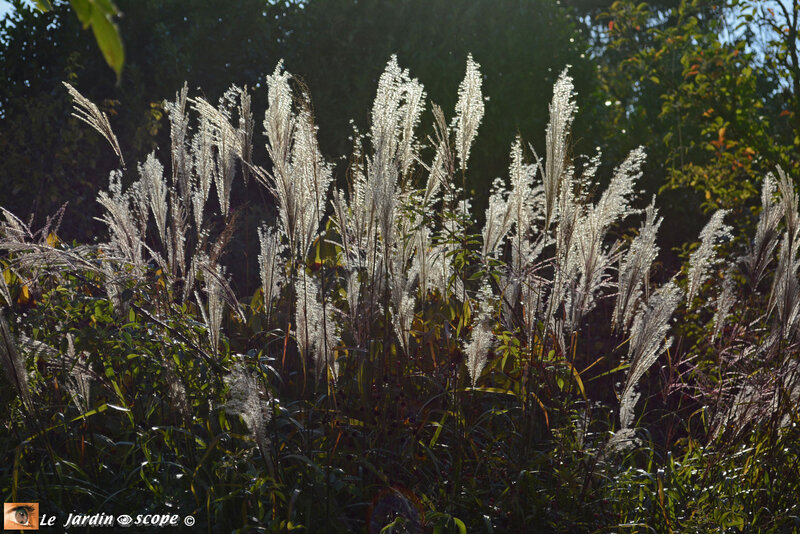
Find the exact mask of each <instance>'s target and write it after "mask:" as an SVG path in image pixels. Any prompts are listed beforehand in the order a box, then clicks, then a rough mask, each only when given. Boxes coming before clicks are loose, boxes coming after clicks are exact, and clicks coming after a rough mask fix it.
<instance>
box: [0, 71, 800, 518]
mask: <svg viewBox="0 0 800 534" xmlns="http://www.w3.org/2000/svg"><path fill="white" fill-rule="evenodd" d="M290 81H291V79H290V77H289V75H288V74H287V73H286V72H284V71H283V69H282V66H281V65H279V66H278V67H277V68H276V69H275V71H274V73H273V74H272V75H271V76H269V77H268V79H267V87H268V108H267V111H266V115H265V119H264V121H263V126H264V132H265V134H266V138H267V152H268V153H269V156H270V160H271V168H269V169H264V168H261V167H259V166H258V165H256V164H254V163H253V161H252V157H251V155H252V145H253V142H254V141H253V139H254V138H255V132H256V129H255V120H254V114H253V110H252V109H251V100H250V95H249V94H248V93H247V92H246V91H244V90H240V89H237V88H235V87H234V88H232V89H231V90H229V91H228V92H227V93H226V94H225V96H224V98H222V99H221V100H220V102H219V105H218V106H213V105H211V104H209V103H208V102H207V101H205V100H203V99H201V98H189V96H188V91H187V90H185V89H184V90H183V91H181V92H180V93H178V95H176V99H175V101H174V102H172V103H168V104H166V105H165V109H166V110H167V111H168V114H169V119H170V124H171V132H170V133H171V140H172V146H171V151H170V153H169V154H170V155H169V160H170V161H169V162H168V165H166V172H165V165H164V163H162V162H161V161H160V160H159V157H158V154H156V153H153V154H152V155H151V156H149V157H148V158H147V159H146V160H145V161H144V162H143V163H141V164H139V165H137V166H136V169H135V170H133V169H132V168H131V167H130V162H128V166H126V163H125V161H124V159H123V157H122V153H121V152H122V151H121V150H120V148H119V143H118V141H117V139H116V137H115V135H114V133H113V132H112V131H111V126H110V124H109V121H108V118H107V117H106V115H105V114H104V113H102V112H101V111H100V110H99V109H98V108H97V107H96V106H95V105H94V104H92V103H91V102H89V101H88V100H86V99H84V98H83V97H82V96H81V95H80V94H79V93H78V92H77V91H76V90H75V89H73V88H71V87H69V91H70V92H71V94H72V96H73V98H74V99H75V102H76V113H77V116H78V117H79V118H81V119H83V120H84V121H85V122H87V123H89V124H90V125H91V126H93V127H94V128H95V129H97V130H98V131H99V132H100V133H101V134H102V135H103V136H104V137H105V139H106V140H107V141H108V142H109V143H110V144H111V146H112V148H113V150H114V152H115V153H116V155H117V157H118V158H119V162H120V170H119V171H115V172H114V173H112V174H111V177H110V186H109V189H108V191H104V192H101V193H100V194H99V196H98V201H99V202H100V204H101V205H102V206H103V208H104V210H105V215H104V218H103V222H104V223H105V224H106V225H107V227H108V232H109V235H108V240H107V241H106V242H104V243H103V244H99V245H83V244H78V243H71V244H70V243H64V242H62V241H60V240H59V238H58V233H57V228H58V218H59V215H57V216H55V217H54V218H53V219H52V220H51V221H48V224H46V225H45V226H44V228H42V229H40V230H38V231H34V230H32V229H31V228H29V227H28V225H26V224H25V223H23V222H22V221H21V220H20V219H18V218H17V217H15V216H14V215H12V214H11V213H10V212H8V211H5V210H4V215H5V222H4V223H3V226H2V227H0V248H2V249H3V250H4V256H3V259H2V261H3V278H2V280H0V300H1V301H2V302H3V304H4V306H5V308H6V309H5V311H4V312H3V316H2V317H1V318H0V327H1V330H0V332H2V339H0V342H2V343H0V356H2V358H3V363H4V365H5V366H6V377H7V378H8V380H9V383H10V384H11V385H12V386H13V387H11V388H6V389H4V392H5V393H4V396H5V398H4V399H3V400H4V401H5V402H4V403H3V406H4V407H5V408H4V409H3V410H4V414H3V420H4V421H6V423H5V425H6V427H7V432H6V433H5V434H4V436H3V437H2V438H0V439H2V444H3V451H4V458H3V467H2V470H3V471H2V472H3V477H2V481H3V482H2V491H3V494H4V495H6V496H8V497H9V498H10V500H14V501H38V502H41V503H43V505H42V506H43V508H46V510H47V511H49V512H54V513H60V514H66V513H67V512H69V511H73V510H81V511H85V512H91V511H97V512H99V511H103V512H106V513H122V512H130V511H131V510H136V511H141V512H142V513H144V512H146V511H152V512H163V511H168V510H170V511H172V510H174V511H176V512H178V513H181V514H184V515H186V514H190V513H191V514H193V515H195V516H196V517H197V518H198V521H199V522H200V523H201V524H202V525H205V524H208V525H209V526H210V527H211V528H212V530H215V531H219V532H229V531H233V530H236V529H240V530H241V531H243V532H250V531H253V530H255V531H282V530H288V529H299V528H303V529H305V530H306V531H309V532H317V531H353V530H368V531H370V532H380V531H381V530H382V529H384V530H383V531H384V532H388V531H394V532H397V531H410V532H416V531H421V530H422V529H423V527H426V528H428V529H433V530H434V531H449V530H453V531H458V530H461V531H463V529H464V527H465V526H468V527H469V528H470V530H487V531H498V532H504V531H508V530H510V529H530V528H531V526H532V525H535V526H536V527H537V529H539V530H547V531H569V532H572V531H603V530H621V529H624V528H630V529H631V530H637V529H639V530H642V529H646V528H650V529H654V530H656V531H664V532H668V531H696V532H705V531H708V530H709V529H715V530H719V529H721V530H736V529H739V530H741V529H745V528H750V529H754V530H789V529H791V528H796V527H797V526H798V520H799V519H798V509H797V503H796V502H795V500H794V499H793V498H792V496H793V495H796V494H797V491H798V490H800V488H799V487H798V482H797V481H798V480H800V477H798V476H795V475H797V471H798V463H797V462H798V457H797V449H796V448H795V447H793V446H792V444H793V442H794V441H795V440H796V439H797V438H798V435H797V433H798V432H797V426H796V423H797V419H798V413H797V408H796V406H797V400H798V395H799V394H800V387H798V376H797V375H798V367H797V360H796V354H797V335H798V329H799V328H800V298H799V297H800V284H799V283H798V278H797V274H798V273H797V270H798V267H799V266H800V263H798V262H800V259H798V247H800V227H799V226H798V220H799V219H798V213H797V210H798V206H797V203H798V201H797V195H796V193H795V192H794V188H793V186H792V184H791V182H790V180H789V179H788V178H787V177H786V176H785V175H784V174H783V172H782V171H778V177H777V179H776V178H775V177H772V176H768V177H767V178H765V179H764V182H763V187H762V209H761V215H760V219H759V221H758V225H757V231H756V234H755V238H754V239H753V240H752V241H751V242H750V243H749V246H748V248H747V249H746V250H744V249H743V250H738V249H737V246H738V245H736V244H735V243H725V244H722V243H723V242H724V241H726V237H728V236H729V235H730V230H731V228H730V227H729V226H727V225H726V224H725V222H724V218H725V215H726V212H724V211H718V212H716V213H715V214H714V215H713V216H712V217H711V218H710V221H709V222H708V224H707V225H706V227H705V229H704V230H703V231H702V232H701V233H700V236H699V244H698V245H697V246H696V247H694V248H692V249H689V251H688V261H687V264H686V268H685V269H684V270H683V271H681V272H680V273H676V274H675V275H674V276H671V275H672V273H664V272H660V270H659V268H658V265H657V263H656V260H657V258H658V252H659V249H658V245H657V243H656V236H657V232H658V229H659V227H660V226H661V225H662V218H661V217H660V216H659V215H658V211H657V209H656V207H655V205H654V203H650V204H649V206H648V201H647V199H645V200H644V201H642V200H641V199H638V198H637V194H636V192H637V189H638V186H637V180H638V179H639V178H640V175H641V171H640V169H641V165H642V163H643V161H644V158H645V153H644V150H643V149H641V148H640V149H635V150H634V151H632V152H631V153H630V155H629V156H628V157H627V158H626V159H624V161H622V162H620V163H619V164H618V165H617V167H616V169H615V170H614V171H613V174H612V176H611V177H610V179H609V180H607V183H608V186H607V187H605V188H602V189H601V188H600V187H599V186H598V183H599V182H600V181H601V177H600V176H596V174H598V169H600V168H601V167H600V156H599V154H598V155H596V156H594V157H592V158H585V159H581V158H575V159H574V160H573V159H572V158H571V157H570V145H569V139H570V127H571V124H572V120H573V117H574V115H575V113H576V110H577V106H576V104H575V100H574V94H573V87H572V83H571V79H570V77H569V76H568V73H567V72H566V71H565V72H564V73H562V75H561V76H560V77H559V79H558V81H557V82H556V84H555V88H554V95H553V99H552V102H551V104H550V123H549V126H548V128H547V131H546V134H545V153H544V154H543V155H542V157H541V158H540V157H539V156H538V155H536V154H535V152H533V150H532V149H528V148H526V145H525V144H523V142H522V140H520V139H518V140H517V141H515V142H514V143H513V144H512V146H511V153H510V157H509V175H508V178H507V179H506V180H502V179H498V180H497V181H495V183H494V185H493V186H492V190H491V194H490V196H489V205H488V209H487V211H486V214H485V225H484V226H483V229H482V231H481V233H480V234H475V235H473V234H470V233H469V232H470V228H471V227H472V222H473V215H472V213H471V206H470V199H469V198H468V195H467V194H466V192H465V188H464V184H465V183H466V180H467V176H468V175H469V170H468V162H469V155H470V149H471V147H472V144H473V141H474V138H475V136H476V134H477V131H478V128H479V125H480V122H481V119H482V117H483V112H484V97H483V94H482V90H481V83H482V77H481V74H480V72H479V66H478V65H477V64H476V63H475V62H474V61H473V60H472V58H471V57H469V58H468V60H467V71H466V76H465V78H464V80H463V82H462V83H461V86H460V87H459V91H458V103H457V105H456V108H455V114H454V116H453V117H452V118H451V119H448V118H447V116H446V115H445V112H444V111H443V110H442V109H440V108H438V107H436V106H434V107H433V117H434V119H435V122H434V125H433V130H432V134H431V135H430V136H428V137H427V138H426V139H425V141H424V142H423V141H422V140H421V138H420V137H419V136H418V135H417V134H416V130H417V127H418V123H419V122H420V117H421V114H422V110H423V108H424V107H425V91H424V89H423V87H422V85H421V84H420V83H419V82H418V81H416V80H415V79H412V78H411V77H410V75H409V73H408V72H407V71H404V70H402V69H401V68H400V67H399V66H398V64H397V61H396V60H395V59H394V58H393V59H392V60H391V61H390V62H389V64H388V65H387V67H386V70H385V71H384V73H383V75H382V76H381V78H380V81H379V84H378V93H377V97H376V99H375V103H374V105H373V109H372V113H371V126H370V129H369V131H368V132H366V133H361V132H358V131H355V132H354V134H353V141H354V145H355V148H354V150H353V155H352V157H351V158H350V165H349V177H350V180H349V187H348V188H347V190H339V189H336V188H335V187H334V186H332V172H331V168H332V167H331V164H330V163H328V162H327V161H326V160H325V159H324V158H323V157H322V155H321V153H320V150H319V147H318V144H317V139H316V128H315V126H314V123H313V116H312V113H311V106H310V102H309V98H308V96H307V95H305V94H298V93H296V92H293V91H292V89H291V85H290ZM162 157H163V155H162ZM239 177H241V180H244V181H245V182H246V181H249V180H255V181H257V182H259V183H261V184H262V185H263V186H264V187H266V189H267V190H268V191H269V192H270V193H271V194H272V195H273V197H274V199H275V205H276V207H277V213H276V216H275V220H274V221H271V222H267V223H265V224H263V225H262V226H261V227H260V228H258V229H257V230H256V229H253V228H250V229H249V231H250V232H257V234H258V237H259V241H260V243H261V253H260V255H259V257H258V270H259V272H260V277H261V281H262V283H261V288H260V289H259V290H258V291H256V293H255V294H254V295H252V296H251V297H246V298H240V296H239V295H237V294H236V293H237V292H236V290H235V288H234V287H233V286H232V284H231V283H230V281H229V279H228V277H227V275H226V260H225V258H226V253H227V252H228V248H229V245H230V243H231V242H232V237H233V235H234V233H235V232H237V231H248V229H247V228H246V227H245V228H244V229H241V228H239V226H241V225H240V224H239V222H238V213H239V212H238V211H237V206H235V205H233V203H232V202H231V198H232V197H231V192H232V189H233V188H234V187H238V186H239V185H238V184H239V179H240V178H239ZM212 189H213V190H214V191H215V195H211V190H212ZM667 224H669V222H667ZM632 228H633V229H635V228H638V230H632ZM717 248H720V249H722V250H723V253H724V255H723V256H721V257H718V256H717V251H716V249H717ZM776 257H777V261H776ZM723 258H727V260H725V261H723ZM253 263H255V262H253ZM227 267H229V268H230V267H231V266H230V265H227ZM676 337H677V341H676V340H675V339H674V338H676ZM389 525H392V526H391V527H389V528H386V527H388V526H389Z"/></svg>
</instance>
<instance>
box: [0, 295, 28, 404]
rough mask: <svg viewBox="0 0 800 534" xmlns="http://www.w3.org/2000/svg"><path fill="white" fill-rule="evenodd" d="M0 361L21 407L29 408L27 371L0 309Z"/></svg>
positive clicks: (3, 313)
mask: <svg viewBox="0 0 800 534" xmlns="http://www.w3.org/2000/svg"><path fill="white" fill-rule="evenodd" d="M0 361H2V362H3V369H4V370H5V372H6V377H7V378H8V381H9V382H10V383H11V385H12V386H13V387H14V389H16V390H17V394H18V395H19V396H20V398H21V399H22V403H23V405H24V406H26V407H28V408H30V406H31V394H30V391H29V390H28V371H27V370H26V369H25V361H24V360H23V359H22V355H21V354H20V351H19V347H18V345H17V341H16V339H15V338H14V335H13V334H12V333H11V329H10V328H9V327H8V321H6V316H5V312H4V311H3V310H2V309H0Z"/></svg>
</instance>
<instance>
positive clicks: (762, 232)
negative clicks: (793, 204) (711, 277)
mask: <svg viewBox="0 0 800 534" xmlns="http://www.w3.org/2000/svg"><path fill="white" fill-rule="evenodd" d="M775 188H776V183H775V177H774V176H773V175H772V173H770V174H767V176H766V177H765V178H764V181H763V183H762V184H761V214H760V215H759V217H758V225H757V226H756V235H755V237H754V238H753V242H752V244H751V245H750V246H749V247H748V250H747V254H746V255H745V256H744V257H743V258H742V263H743V265H744V267H745V272H746V274H747V276H748V280H749V283H750V288H751V289H752V290H755V289H756V288H757V287H758V284H759V282H761V280H762V279H763V278H764V273H765V272H766V268H767V266H768V265H769V263H770V262H771V261H772V255H773V252H774V251H775V247H776V246H777V245H778V240H779V239H780V233H779V232H778V224H780V222H781V218H782V217H783V212H784V209H785V204H784V203H783V202H778V201H776V200H775V198H774V197H775Z"/></svg>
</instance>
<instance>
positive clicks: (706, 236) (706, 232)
mask: <svg viewBox="0 0 800 534" xmlns="http://www.w3.org/2000/svg"><path fill="white" fill-rule="evenodd" d="M727 213H728V210H718V211H716V212H715V213H714V215H712V216H711V219H710V220H709V221H708V223H707V224H706V225H705V227H704V228H703V230H702V231H701V232H700V246H699V247H697V249H696V250H695V251H694V252H692V254H691V256H689V273H688V288H687V290H686V302H687V303H688V304H689V306H691V305H692V301H693V300H694V297H696V296H697V294H698V293H699V292H700V287H701V286H702V285H703V284H704V283H705V281H706V280H708V277H709V276H710V275H711V269H712V268H713V266H714V264H715V263H716V262H717V261H719V258H718V257H717V256H716V248H715V247H716V244H717V243H718V242H719V241H720V240H722V239H729V238H730V237H731V227H730V226H728V225H726V224H725V223H723V222H722V220H723V219H724V218H725V215H727Z"/></svg>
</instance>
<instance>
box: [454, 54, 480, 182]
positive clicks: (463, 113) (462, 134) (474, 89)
mask: <svg viewBox="0 0 800 534" xmlns="http://www.w3.org/2000/svg"><path fill="white" fill-rule="evenodd" d="M482 84H483V78H482V77H481V73H480V65H478V64H477V63H475V61H473V59H472V54H468V55H467V73H466V75H465V76H464V79H463V80H462V81H461V85H459V86H458V102H457V103H456V116H455V118H454V119H453V129H454V130H455V132H456V151H457V152H456V153H457V155H458V161H459V163H460V165H461V168H462V169H463V170H467V161H468V160H469V152H470V148H471V147H472V142H473V141H474V139H475V134H477V132H478V126H480V124H481V120H483V113H484V106H483V94H482V93H481V85H482Z"/></svg>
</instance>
